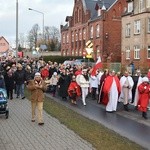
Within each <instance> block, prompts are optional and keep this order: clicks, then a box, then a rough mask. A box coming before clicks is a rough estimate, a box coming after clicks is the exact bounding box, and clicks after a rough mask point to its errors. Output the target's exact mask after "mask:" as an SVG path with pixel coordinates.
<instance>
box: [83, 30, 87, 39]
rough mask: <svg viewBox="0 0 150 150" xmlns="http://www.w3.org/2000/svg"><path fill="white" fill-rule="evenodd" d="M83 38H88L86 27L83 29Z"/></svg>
mask: <svg viewBox="0 0 150 150" xmlns="http://www.w3.org/2000/svg"><path fill="white" fill-rule="evenodd" d="M83 39H84V40H86V29H85V28H84V29H83Z"/></svg>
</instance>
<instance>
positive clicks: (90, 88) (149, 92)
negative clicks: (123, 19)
mask: <svg viewBox="0 0 150 150" xmlns="http://www.w3.org/2000/svg"><path fill="white" fill-rule="evenodd" d="M95 65H96V64H95ZM94 67H95V66H93V67H92V66H90V67H89V66H86V65H85V64H83V65H73V66H71V65H69V64H67V65H64V64H58V63H57V62H51V61H48V62H45V61H44V60H43V58H39V59H34V58H29V57H28V58H22V59H20V61H19V62H18V63H17V64H16V62H15V61H14V59H12V60H5V61H1V78H2V79H4V80H3V81H4V82H5V88H6V90H7V95H8V99H10V100H13V99H14V95H15V94H16V98H18V99H19V98H20V99H21V100H23V99H24V98H25V94H24V88H25V87H26V88H27V89H28V90H29V91H30V92H31V95H32V96H31V108H32V111H31V112H32V113H31V114H32V115H31V116H32V117H31V120H32V121H33V122H34V121H35V108H36V106H37V107H38V122H39V125H43V124H44V121H43V117H42V109H43V101H44V92H47V93H49V94H51V95H52V96H53V97H55V96H57V97H60V100H63V101H70V103H71V104H72V105H78V101H81V102H82V104H83V106H84V107H86V105H87V102H86V101H87V97H88V98H89V99H91V100H93V101H95V102H96V103H98V104H99V105H104V106H105V110H106V112H108V113H113V112H116V111H117V106H118V103H120V102H122V104H123V110H124V111H132V110H130V109H129V105H133V106H134V107H135V109H136V110H139V111H141V112H142V115H141V116H142V117H143V118H144V119H148V116H147V110H148V106H149V102H150V100H149V99H150V84H149V81H150V80H149V76H148V75H149V73H147V74H145V76H143V77H142V74H141V71H140V70H139V69H137V70H136V72H135V73H134V74H131V73H130V72H129V71H128V70H124V72H122V73H120V72H119V73H118V72H115V70H112V69H108V68H103V67H102V66H100V67H99V68H98V67H96V69H95V68H94ZM94 71H95V72H94ZM2 76H3V77H2ZM2 79H1V80H2ZM0 83H1V86H2V84H3V82H2V81H1V82H0ZM36 93H38V94H39V93H40V95H39V96H37V94H36Z"/></svg>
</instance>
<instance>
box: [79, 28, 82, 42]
mask: <svg viewBox="0 0 150 150" xmlns="http://www.w3.org/2000/svg"><path fill="white" fill-rule="evenodd" d="M79 40H80V41H81V40H82V31H81V30H79Z"/></svg>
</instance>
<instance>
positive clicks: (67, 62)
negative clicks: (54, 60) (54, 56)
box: [63, 60, 74, 66]
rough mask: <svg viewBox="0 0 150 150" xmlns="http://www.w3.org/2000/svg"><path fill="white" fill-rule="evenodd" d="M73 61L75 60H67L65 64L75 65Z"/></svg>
mask: <svg viewBox="0 0 150 150" xmlns="http://www.w3.org/2000/svg"><path fill="white" fill-rule="evenodd" d="M73 63H74V61H73V60H65V61H64V63H63V64H64V65H65V66H67V65H71V66H73Z"/></svg>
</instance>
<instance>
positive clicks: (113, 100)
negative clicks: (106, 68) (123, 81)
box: [103, 70, 121, 112]
mask: <svg viewBox="0 0 150 150" xmlns="http://www.w3.org/2000/svg"><path fill="white" fill-rule="evenodd" d="M103 91H104V95H105V96H104V98H105V101H106V102H107V104H106V112H114V111H116V109H117V104H118V97H119V94H120V92H121V86H120V82H119V78H118V77H117V76H116V74H115V71H114V70H113V71H111V72H109V76H107V77H106V79H105V83H104V88H103ZM107 99H108V100H107Z"/></svg>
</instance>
